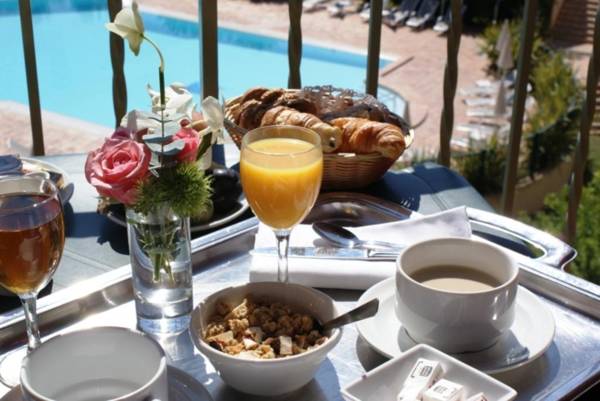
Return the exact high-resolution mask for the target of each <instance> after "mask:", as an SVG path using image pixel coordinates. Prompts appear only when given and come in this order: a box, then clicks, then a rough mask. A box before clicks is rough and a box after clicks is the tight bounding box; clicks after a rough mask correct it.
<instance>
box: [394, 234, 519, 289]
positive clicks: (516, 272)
mask: <svg viewBox="0 0 600 401" xmlns="http://www.w3.org/2000/svg"><path fill="white" fill-rule="evenodd" d="M453 241H454V242H459V243H462V244H475V246H482V247H484V248H486V247H487V248H488V249H494V251H497V252H500V253H501V254H502V255H504V256H505V257H506V258H507V259H508V260H510V262H511V264H512V265H513V266H514V271H513V272H512V274H511V276H510V277H509V279H508V280H506V281H505V282H504V283H503V284H502V285H499V286H497V287H493V288H491V289H489V290H481V291H470V292H457V291H447V290H441V289H438V288H431V287H428V286H426V285H423V284H422V283H419V282H418V281H417V280H415V279H413V278H412V277H410V276H409V275H408V274H407V273H406V272H405V271H404V269H403V268H402V265H401V263H400V260H401V259H402V257H403V256H404V254H405V253H406V252H408V251H411V250H413V249H414V248H416V247H418V246H423V245H425V246H427V245H431V244H435V243H437V242H441V243H443V242H453ZM396 271H397V272H399V273H400V274H401V275H402V276H403V277H404V278H405V279H407V280H408V281H409V282H410V283H412V284H415V285H417V286H418V287H419V288H421V289H424V290H427V291H428V292H432V293H434V294H446V295H453V296H472V295H489V294H492V293H494V292H497V291H499V290H503V289H505V288H507V287H510V286H511V285H513V284H514V283H515V281H517V279H518V277H519V264H518V262H517V260H516V259H515V258H514V257H513V256H512V255H511V254H509V253H508V252H506V251H505V250H504V249H502V248H501V247H500V246H498V245H495V244H490V243H488V242H484V241H478V240H474V239H472V238H462V237H442V238H432V239H428V240H424V241H419V242H416V243H414V244H411V245H409V246H407V247H406V248H404V249H403V250H402V251H401V252H400V254H398V257H397V258H396Z"/></svg>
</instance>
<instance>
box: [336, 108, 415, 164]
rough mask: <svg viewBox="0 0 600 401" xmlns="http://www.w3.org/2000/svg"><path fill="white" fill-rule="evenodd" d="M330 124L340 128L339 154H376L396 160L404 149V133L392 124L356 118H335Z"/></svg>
mask: <svg viewBox="0 0 600 401" xmlns="http://www.w3.org/2000/svg"><path fill="white" fill-rule="evenodd" d="M331 124H332V125H333V126H335V127H338V128H340V129H341V130H342V133H343V134H342V144H341V146H340V147H339V148H338V150H337V151H338V152H340V153H343V152H348V153H357V154H365V153H375V152H377V153H380V154H381V155H382V156H384V157H386V158H389V159H393V160H396V159H397V158H398V157H400V155H401V154H402V152H404V149H405V148H406V142H405V141H404V133H403V132H402V130H401V129H400V128H398V127H397V126H395V125H392V124H388V123H381V122H377V121H370V120H367V119H364V118H356V117H342V118H336V119H334V120H332V121H331Z"/></svg>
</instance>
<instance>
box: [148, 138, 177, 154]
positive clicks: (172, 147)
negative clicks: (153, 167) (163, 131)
mask: <svg viewBox="0 0 600 401" xmlns="http://www.w3.org/2000/svg"><path fill="white" fill-rule="evenodd" d="M146 146H148V147H149V148H150V150H151V151H152V152H153V153H155V154H157V155H161V156H175V155H176V154H178V153H179V152H181V151H182V150H183V148H184V147H185V141H183V140H182V139H178V140H176V141H173V142H171V143H169V144H167V145H164V146H161V145H160V144H156V143H147V144H146Z"/></svg>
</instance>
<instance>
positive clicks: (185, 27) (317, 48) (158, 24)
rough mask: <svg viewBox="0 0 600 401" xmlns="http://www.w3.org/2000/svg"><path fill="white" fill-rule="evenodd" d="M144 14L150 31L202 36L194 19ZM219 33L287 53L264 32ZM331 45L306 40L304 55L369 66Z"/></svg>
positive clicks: (383, 62) (225, 40) (283, 43)
mask: <svg viewBox="0 0 600 401" xmlns="http://www.w3.org/2000/svg"><path fill="white" fill-rule="evenodd" d="M142 17H143V19H144V26H145V28H146V29H147V30H148V31H150V32H158V33H162V34H165V35H172V36H177V37H183V38H198V37H199V29H198V24H197V23H196V22H194V21H192V20H191V19H184V18H180V17H179V16H173V15H163V14H160V13H159V10H152V11H151V12H150V11H143V12H142ZM217 35H218V42H219V43H221V44H230V45H235V46H240V47H247V48H251V49H256V50H262V51H268V52H272V53H278V54H287V52H288V46H287V43H288V42H287V40H285V39H281V38H278V37H274V36H271V35H267V34H263V33H254V32H251V31H248V30H242V29H239V28H237V27H236V28H232V27H226V26H220V27H218V33H217ZM328 46H334V45H333V44H327V46H325V45H319V44H311V43H303V45H302V57H303V58H309V59H314V60H320V61H327V62H332V63H339V64H345V65H350V66H354V67H361V68H366V65H367V56H366V54H362V53H358V52H352V51H349V50H347V49H343V50H341V49H336V48H333V47H328ZM392 62H393V60H392V59H390V58H384V57H380V60H379V68H380V69H381V68H383V67H385V66H387V65H388V64H390V63H392Z"/></svg>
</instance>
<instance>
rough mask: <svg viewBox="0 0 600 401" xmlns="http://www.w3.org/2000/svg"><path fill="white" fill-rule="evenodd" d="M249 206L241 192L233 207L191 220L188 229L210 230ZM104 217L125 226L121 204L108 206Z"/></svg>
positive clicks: (197, 230)
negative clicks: (223, 211)
mask: <svg viewBox="0 0 600 401" xmlns="http://www.w3.org/2000/svg"><path fill="white" fill-rule="evenodd" d="M249 208H250V205H248V201H247V200H246V197H245V196H244V194H243V193H242V194H241V195H240V196H239V197H238V199H237V202H236V204H235V206H234V207H233V208H231V209H230V210H228V211H227V212H225V213H215V214H214V215H213V216H212V217H211V219H210V220H209V221H207V222H205V223H194V222H192V223H191V224H190V231H191V232H192V233H199V232H202V231H208V230H212V229H213V228H218V227H222V226H224V225H225V224H227V223H230V222H232V221H233V220H235V219H237V218H238V217H240V216H241V215H242V214H244V213H245V212H246V210H248V209H249ZM106 217H108V218H109V219H110V220H111V221H113V222H115V223H117V224H119V225H120V226H123V227H126V226H127V223H126V222H125V208H124V207H123V205H112V206H109V207H108V211H107V212H106Z"/></svg>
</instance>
